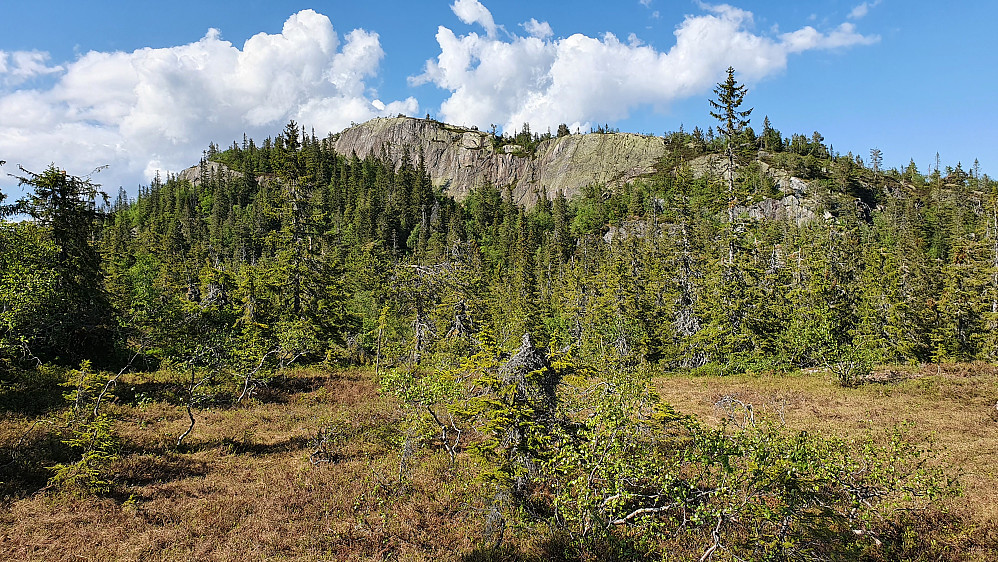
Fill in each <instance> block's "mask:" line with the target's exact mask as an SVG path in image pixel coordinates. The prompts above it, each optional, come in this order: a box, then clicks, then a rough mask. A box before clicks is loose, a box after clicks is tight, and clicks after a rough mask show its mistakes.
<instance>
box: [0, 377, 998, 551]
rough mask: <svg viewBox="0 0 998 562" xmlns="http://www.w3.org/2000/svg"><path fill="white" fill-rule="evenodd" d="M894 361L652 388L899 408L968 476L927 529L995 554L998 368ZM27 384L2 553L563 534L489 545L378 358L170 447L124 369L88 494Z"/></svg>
mask: <svg viewBox="0 0 998 562" xmlns="http://www.w3.org/2000/svg"><path fill="white" fill-rule="evenodd" d="M893 373H894V375H893V376H890V377H884V378H886V379H889V382H884V383H870V384H864V385H861V386H859V387H858V388H843V387H840V386H838V385H837V384H835V382H834V380H833V379H832V377H831V376H830V375H828V374H827V373H824V372H813V373H803V374H797V375H778V374H765V375H742V376H735V377H727V378H695V377H690V376H685V375H661V376H658V377H656V378H655V379H654V386H655V388H656V390H657V391H658V392H659V394H660V395H661V397H662V399H663V400H664V401H666V402H670V403H672V404H673V405H674V406H675V407H676V408H677V409H679V410H680V411H684V412H689V413H694V414H696V415H698V416H699V417H700V418H701V419H703V420H705V421H708V422H712V423H714V422H718V423H719V422H720V421H721V420H723V419H724V418H726V417H728V418H730V417H731V416H732V415H734V416H736V417H737V416H744V415H745V412H746V409H745V408H744V405H747V404H751V405H752V412H753V415H755V416H756V417H758V418H759V419H762V418H768V419H770V420H774V421H776V422H777V423H782V424H785V425H786V426H787V427H789V428H792V429H805V430H808V431H820V432H822V433H824V434H826V435H838V436H843V437H847V438H857V439H860V438H863V437H864V436H867V435H873V436H875V437H876V436H884V437H885V438H886V436H887V435H889V434H890V432H891V431H893V428H894V427H896V426H897V425H898V424H899V423H907V424H908V425H909V426H910V428H909V430H908V431H909V434H910V435H911V436H912V438H915V439H926V440H929V439H931V440H932V441H933V442H934V445H933V447H934V448H935V449H937V450H938V451H939V452H940V455H939V457H938V458H937V461H936V462H940V463H944V464H945V465H947V466H949V467H951V468H952V469H953V470H954V473H955V472H960V479H961V482H962V483H963V486H964V490H965V493H964V495H963V496H962V497H960V498H957V499H955V500H951V502H950V504H949V506H948V507H949V509H950V515H949V516H940V515H939V514H936V515H934V516H933V517H934V519H933V520H931V521H925V525H926V529H925V530H926V531H927V532H932V533H934V534H936V535H938V540H940V541H949V542H950V543H951V546H952V548H951V549H950V551H951V552H955V553H956V554H955V555H954V557H953V558H954V559H967V560H989V559H996V557H995V553H996V552H998V550H996V548H998V547H996V545H998V533H996V521H998V508H996V500H998V492H996V485H998V469H996V467H995V466H994V459H995V458H998V454H996V453H998V411H996V410H995V401H996V400H998V396H996V395H998V371H996V369H995V368H994V367H993V366H990V365H978V364H973V365H943V366H941V367H937V366H934V365H933V366H929V367H921V368H917V369H916V368H908V369H896V370H894V371H893ZM8 390H9V389H8ZM15 390H16V391H17V392H21V391H23V390H24V389H20V390H17V389H15ZM28 390H29V392H26V393H24V396H21V395H18V396H16V397H15V398H16V399H17V400H22V401H23V400H27V397H30V398H31V400H32V401H31V404H32V407H31V408H30V409H29V411H28V413H27V414H25V413H23V412H24V410H20V411H18V410H16V409H15V408H14V407H13V406H12V402H11V397H10V396H8V397H7V399H6V400H3V401H0V409H2V410H3V411H2V416H0V481H2V483H0V493H2V496H3V499H2V503H0V557H2V558H4V559H9V560H179V559H184V560H186V559H198V560H240V561H241V560H322V559H325V560H466V561H470V560H549V559H559V558H563V553H562V549H561V548H560V547H559V543H558V540H557V539H549V538H547V537H541V536H539V535H537V533H536V532H530V531H529V530H522V529H521V530H518V529H509V530H507V532H506V535H505V536H506V544H507V545H509V546H507V547H505V548H502V549H498V550H490V549H488V548H487V546H483V545H486V542H487V541H486V538H487V536H488V534H487V532H486V519H487V514H486V510H485V509H484V508H483V505H484V504H483V501H482V498H484V497H486V496H488V494H487V493H486V491H485V490H483V489H481V488H480V486H482V484H479V483H478V481H477V480H476V479H475V476H476V468H475V466H474V464H473V463H472V462H471V461H470V459H469V458H467V457H466V455H458V458H457V461H456V464H455V465H452V464H451V461H450V458H449V456H448V455H447V454H446V453H445V452H443V451H442V450H440V447H438V446H436V445H437V444H436V443H434V442H432V440H424V441H423V442H422V443H421V445H422V446H420V443H418V442H417V441H414V440H409V445H408V446H407V445H406V443H407V437H410V436H412V435H414V434H413V433H412V430H411V428H410V426H409V425H408V423H407V422H406V421H405V418H404V416H403V410H402V408H401V407H400V406H399V405H398V404H397V403H395V402H394V401H393V400H392V399H390V398H388V397H385V396H382V395H381V394H380V393H379V391H378V386H377V384H376V383H375V381H374V377H373V374H372V373H371V372H370V371H365V370H345V371H336V372H333V373H326V372H321V371H317V370H298V371H289V372H287V373H286V374H285V375H284V376H282V377H279V378H278V379H276V380H274V381H273V382H272V383H271V385H270V386H269V387H267V388H264V389H262V390H261V391H260V392H258V393H257V395H256V396H255V397H254V398H253V399H252V400H251V401H250V402H248V403H243V404H233V403H232V402H231V399H225V398H220V399H218V400H216V401H215V402H214V403H213V404H212V405H211V406H210V407H208V408H206V409H204V410H201V411H197V412H195V415H196V417H197V424H196V426H195V428H194V431H193V433H192V434H191V435H190V436H189V437H188V438H187V439H186V441H185V443H184V444H183V445H182V446H180V447H177V446H176V439H177V436H178V435H180V434H181V433H182V432H183V431H184V430H185V429H186V428H187V426H188V423H189V421H188V418H187V414H186V412H185V411H184V409H183V408H181V407H180V406H177V405H176V391H177V383H176V382H175V381H172V380H170V379H169V376H168V375H167V374H164V373H143V374H135V375H129V376H127V377H126V378H125V379H123V380H122V383H121V384H119V386H118V391H117V393H116V394H117V399H116V401H115V402H114V403H113V404H112V406H111V407H110V410H111V411H112V412H113V413H114V415H115V417H116V418H117V419H118V422H117V425H116V428H117V429H116V430H117V433H118V435H119V437H120V440H121V449H120V455H119V456H120V458H119V460H117V461H116V462H115V463H114V464H113V465H112V467H111V470H110V472H111V473H112V474H113V488H112V491H111V493H110V494H105V495H103V496H98V497H93V496H90V497H77V496H73V495H70V494H65V493H62V494H60V493H56V492H55V491H54V490H51V489H48V490H45V489H44V488H45V483H46V479H47V477H48V475H49V474H50V473H49V472H48V471H46V470H45V468H44V467H45V466H50V465H52V464H54V463H55V462H59V461H62V460H65V459H66V458H67V454H68V453H67V451H66V450H65V447H64V446H63V445H61V443H60V442H59V440H58V439H57V438H55V437H53V434H52V431H51V429H52V428H54V427H55V426H57V425H58V424H59V423H60V419H59V412H60V408H64V406H63V405H62V404H63V403H61V402H59V400H60V399H61V397H60V396H58V393H50V395H46V396H42V395H39V394H38V393H37V392H35V393H32V392H30V389H28ZM10 392H14V391H10ZM8 394H9V392H8ZM231 395H232V394H226V392H220V393H219V396H231ZM725 397H727V398H728V400H724V399H725ZM320 434H321V435H320ZM322 435H324V436H326V438H327V439H326V440H325V443H324V444H323V445H322V446H321V447H320V446H319V438H320V437H321V436H322ZM403 456H404V459H403ZM403 460H404V462H403ZM940 517H941V518H940ZM700 551H702V549H699V548H698V549H696V550H695V552H697V553H699V552H700ZM676 557H677V558H676V559H682V558H683V554H682V551H676Z"/></svg>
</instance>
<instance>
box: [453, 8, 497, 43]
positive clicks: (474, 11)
mask: <svg viewBox="0 0 998 562" xmlns="http://www.w3.org/2000/svg"><path fill="white" fill-rule="evenodd" d="M451 10H453V11H454V14H455V15H457V17H458V19H460V20H461V21H462V22H464V23H466V24H475V23H477V24H478V25H480V26H482V27H483V28H485V32H486V33H488V34H489V37H495V36H496V23H495V21H494V20H493V19H492V12H490V11H489V10H488V8H486V7H485V6H484V5H482V3H481V2H479V1H478V0H457V2H454V3H453V4H451Z"/></svg>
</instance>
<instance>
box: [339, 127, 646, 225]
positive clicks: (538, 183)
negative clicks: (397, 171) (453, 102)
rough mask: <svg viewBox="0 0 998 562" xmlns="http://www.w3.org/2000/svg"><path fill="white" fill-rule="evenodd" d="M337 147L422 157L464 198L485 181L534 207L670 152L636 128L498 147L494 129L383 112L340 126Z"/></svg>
mask: <svg viewBox="0 0 998 562" xmlns="http://www.w3.org/2000/svg"><path fill="white" fill-rule="evenodd" d="M334 148H335V150H336V151H337V152H339V153H340V154H344V155H350V154H352V153H356V154H357V156H359V157H361V158H363V157H365V156H367V155H368V154H374V155H376V156H383V157H386V158H388V159H389V160H391V161H393V162H395V163H396V164H398V163H400V162H401V161H402V159H403V157H404V156H405V155H406V154H408V155H409V158H410V159H411V161H412V162H414V163H415V162H419V161H420V160H419V159H420V157H421V158H422V161H423V163H424V166H425V167H426V171H427V173H429V175H430V178H431V180H432V181H433V184H434V185H435V186H438V187H442V188H443V189H444V191H445V192H446V193H447V194H448V195H451V196H453V197H454V198H456V199H458V200H461V199H463V198H464V197H465V196H467V195H468V193H469V192H470V191H471V190H472V189H474V188H476V187H479V186H482V185H489V184H491V185H495V186H496V187H499V188H502V189H505V188H506V186H512V192H513V198H514V200H515V201H516V202H517V203H519V204H521V205H526V206H528V207H529V206H532V205H533V204H534V203H535V202H536V200H537V196H538V194H544V193H547V194H548V196H549V197H550V196H554V194H556V193H557V192H558V191H563V192H564V193H565V195H566V196H567V197H569V198H571V197H573V196H575V195H577V194H579V193H580V191H581V190H582V188H583V187H584V186H586V185H589V184H591V183H604V184H610V185H619V184H622V183H626V182H629V181H632V180H634V179H636V178H638V177H641V176H643V175H646V174H650V173H652V172H654V170H655V164H656V163H657V162H658V161H659V160H660V159H661V158H662V157H663V156H664V155H665V143H664V142H663V140H662V138H660V137H652V136H645V135H637V134H633V133H613V134H599V133H591V134H585V135H566V136H563V137H557V138H550V139H547V140H543V141H541V142H540V143H539V144H538V145H537V146H536V147H535V148H534V150H532V151H527V150H525V149H524V148H523V147H521V146H519V145H515V144H506V145H504V146H496V145H495V144H494V143H493V135H491V134H489V133H485V132H482V131H477V130H474V129H469V128H465V127H459V126H454V125H448V124H444V123H440V122H438V121H434V120H432V119H414V118H411V117H395V118H379V119H373V120H371V121H368V122H366V123H361V124H359V125H355V126H353V127H351V128H349V129H346V130H345V131H343V132H341V133H340V134H339V135H338V137H337V140H336V143H335V145H334Z"/></svg>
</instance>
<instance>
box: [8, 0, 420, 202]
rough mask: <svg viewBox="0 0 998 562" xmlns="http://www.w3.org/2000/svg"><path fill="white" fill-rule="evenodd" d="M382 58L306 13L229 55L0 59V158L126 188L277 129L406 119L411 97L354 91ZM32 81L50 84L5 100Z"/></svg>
mask: <svg viewBox="0 0 998 562" xmlns="http://www.w3.org/2000/svg"><path fill="white" fill-rule="evenodd" d="M29 55H30V56H29ZM383 57H384V51H383V50H382V48H381V45H380V41H379V37H378V35H377V34H376V33H372V32H368V31H365V30H363V29H356V30H353V31H351V32H349V33H347V34H346V35H345V36H344V37H343V40H342V42H341V40H340V37H339V36H338V34H337V33H336V32H335V31H334V29H333V26H332V23H331V22H330V21H329V18H327V17H326V16H324V15H321V14H318V13H316V12H314V11H312V10H304V11H301V12H299V13H297V14H294V15H292V16H291V17H290V18H288V20H287V21H286V22H285V24H284V27H283V29H282V31H281V33H279V34H266V33H260V34H257V35H255V36H253V37H251V38H250V39H248V40H247V41H246V42H245V43H244V44H243V47H242V48H241V49H240V48H237V47H235V46H233V45H232V44H231V43H229V42H228V41H224V40H222V39H221V37H220V33H219V32H218V31H217V30H215V29H210V30H209V31H208V33H207V34H206V35H205V36H204V37H203V38H202V39H201V40H199V41H197V42H194V43H190V44H187V45H180V46H176V47H169V48H162V49H151V48H146V49H139V50H137V51H134V52H127V53H126V52H113V53H105V52H89V53H86V54H84V55H82V56H80V57H79V58H78V59H77V60H75V61H72V62H68V63H66V64H65V65H63V66H60V67H49V66H47V55H46V54H44V53H29V54H28V55H23V54H19V53H14V54H7V53H2V54H0V115H2V116H3V119H2V120H0V157H2V159H4V160H7V161H8V162H10V163H12V164H22V165H24V166H25V167H27V168H29V169H35V170H40V169H42V168H44V167H45V166H47V165H48V164H49V163H52V162H55V163H58V165H59V166H60V167H63V168H66V169H69V170H71V171H73V173H86V172H87V171H89V170H91V169H94V168H95V167H97V166H99V165H104V164H108V165H110V166H109V168H108V170H107V171H106V172H103V173H102V174H100V175H99V176H97V177H95V180H96V181H98V182H99V183H102V184H104V185H105V187H106V188H109V189H110V190H114V189H116V188H117V186H118V185H123V186H124V187H125V188H126V189H132V188H134V186H135V185H138V184H139V183H143V182H146V181H148V180H149V179H150V178H151V177H152V175H153V174H154V173H155V172H156V171H157V170H159V171H162V172H164V173H165V172H166V171H174V172H176V171H179V170H181V169H183V168H185V167H187V166H189V165H191V164H192V163H195V162H196V160H197V158H198V156H199V155H200V153H201V151H202V150H203V149H204V147H206V146H207V145H208V143H209V141H212V140H214V141H216V142H219V143H220V144H223V145H224V144H225V143H227V142H229V141H231V140H233V139H237V138H242V135H243V133H244V132H245V133H248V134H250V135H251V136H254V137H264V136H268V135H272V134H273V133H274V131H275V130H279V129H280V128H281V127H282V126H283V124H284V123H286V122H287V121H288V120H289V119H294V120H296V121H298V122H299V123H301V124H303V125H305V126H309V127H314V128H315V130H316V132H317V134H320V135H323V136H324V135H325V133H326V132H329V131H333V132H335V131H339V130H342V129H343V128H345V127H347V126H348V125H349V124H350V123H351V122H354V121H356V122H361V121H365V120H367V119H370V118H373V117H376V116H379V115H395V114H397V113H406V114H410V115H413V114H416V113H417V112H418V110H419V106H418V103H417V102H416V100H415V99H414V98H411V97H410V98H408V99H406V100H400V101H391V102H387V103H386V102H383V101H381V100H379V99H377V96H376V95H375V94H374V93H373V92H372V91H370V89H369V88H368V86H367V85H366V82H365V81H366V80H367V79H369V78H371V77H373V76H376V74H377V72H378V67H379V64H380V62H381V59H382V58H383ZM53 73H54V74H53ZM44 74H50V75H52V76H54V77H55V81H54V84H53V85H51V86H50V87H46V88H37V89H13V86H16V85H17V84H20V83H23V82H24V81H26V80H28V79H31V78H33V77H36V76H41V75H44Z"/></svg>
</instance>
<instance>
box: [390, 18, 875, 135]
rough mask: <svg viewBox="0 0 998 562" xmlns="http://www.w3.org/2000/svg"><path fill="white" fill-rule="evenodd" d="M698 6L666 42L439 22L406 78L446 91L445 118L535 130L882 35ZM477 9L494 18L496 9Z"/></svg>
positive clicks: (699, 89) (661, 102) (692, 91)
mask: <svg viewBox="0 0 998 562" xmlns="http://www.w3.org/2000/svg"><path fill="white" fill-rule="evenodd" d="M462 1H465V0H459V1H458V2H455V4H454V6H455V7H456V6H457V5H458V4H459V3H461V2H462ZM471 1H473V2H474V3H475V4H477V5H479V6H480V5H481V4H480V3H478V2H477V0H471ZM700 6H701V8H702V9H704V10H705V12H707V13H705V14H701V15H696V16H687V17H686V19H685V20H684V21H683V22H682V23H681V24H680V25H679V26H678V27H677V29H676V31H675V33H674V34H675V36H676V43H675V45H674V46H673V47H672V48H671V49H670V50H669V51H668V52H659V51H657V50H655V49H654V48H653V47H651V46H648V45H644V44H642V43H641V42H640V41H638V40H636V38H635V37H632V38H630V39H629V41H628V43H623V42H621V41H620V40H619V39H618V38H617V37H616V36H614V35H613V34H610V33H607V34H605V35H604V36H602V37H600V38H596V37H588V36H586V35H582V34H575V35H572V36H570V37H567V38H563V39H555V40H552V39H548V38H546V37H544V38H542V37H535V36H531V37H518V36H511V37H510V38H509V39H508V40H500V39H496V38H495V37H494V36H487V37H483V36H480V35H478V34H477V33H474V32H472V33H468V34H467V35H462V36H458V35H456V34H455V33H454V32H453V31H451V30H450V29H449V28H447V27H444V26H440V27H438V29H437V35H436V39H437V43H438V45H439V47H440V54H439V55H438V56H437V57H436V58H435V59H431V60H428V61H427V62H426V66H425V68H424V72H423V73H422V74H420V75H418V76H414V77H411V78H410V83H412V84H425V83H432V84H434V85H436V86H437V87H439V88H441V89H444V90H448V91H450V95H449V97H448V98H447V99H446V100H445V101H444V102H443V104H442V105H441V107H440V114H441V115H442V117H443V119H444V120H445V121H448V122H453V123H459V124H464V125H478V126H487V125H489V124H492V123H496V124H499V125H501V126H502V127H503V129H504V130H509V131H511V130H514V129H519V128H520V126H521V125H522V124H523V123H530V124H531V127H532V128H533V129H534V130H543V129H544V128H545V127H551V128H552V129H553V128H555V127H557V125H558V124H559V123H567V124H570V125H571V128H572V129H573V130H574V129H575V127H576V126H579V125H582V128H587V124H588V123H592V122H613V121H617V120H619V119H623V118H626V117H627V116H628V114H629V112H630V111H631V110H632V109H634V108H636V107H640V106H651V107H653V108H656V109H657V110H663V109H665V108H666V107H668V105H669V104H670V103H672V102H674V101H676V100H679V99H683V98H686V97H689V96H693V95H699V94H702V93H703V92H708V91H710V88H711V87H712V86H713V85H714V84H715V82H716V81H717V80H718V79H719V78H721V77H722V75H723V72H724V69H726V68H727V67H728V66H733V67H735V68H736V69H737V70H738V73H739V78H740V80H743V81H748V82H755V81H758V80H761V79H763V78H765V77H767V76H770V75H772V74H774V73H777V72H780V71H782V70H783V69H785V68H786V66H787V58H788V56H789V55H791V54H795V53H801V52H804V51H808V50H817V49H833V48H840V47H848V46H852V45H865V44H870V43H874V42H876V41H878V40H879V37H876V36H865V35H862V34H860V33H858V32H857V31H856V28H855V26H854V25H853V24H851V23H843V24H842V25H840V26H839V27H837V28H835V29H833V30H831V31H830V32H828V33H822V32H820V31H818V30H816V29H814V28H813V27H810V26H807V27H804V28H802V29H798V30H796V31H793V32H789V33H784V34H782V35H778V36H775V37H769V36H766V35H760V34H757V33H755V32H753V31H751V28H752V27H753V14H752V13H751V12H748V11H745V10H741V9H739V8H735V7H732V6H730V5H727V4H720V5H707V4H702V3H701V4H700ZM482 8H484V6H482ZM455 13H457V9H456V8H455ZM476 17H477V19H478V20H484V21H488V22H492V21H493V20H492V16H491V14H489V15H488V16H487V17H486V16H484V15H482V14H478V15H477V16H476ZM462 21H464V20H463V19H462ZM466 23H467V22H466ZM491 25H493V26H494V25H495V24H494V22H493V23H492V24H491ZM483 27H484V26H483ZM486 31H488V29H486Z"/></svg>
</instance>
